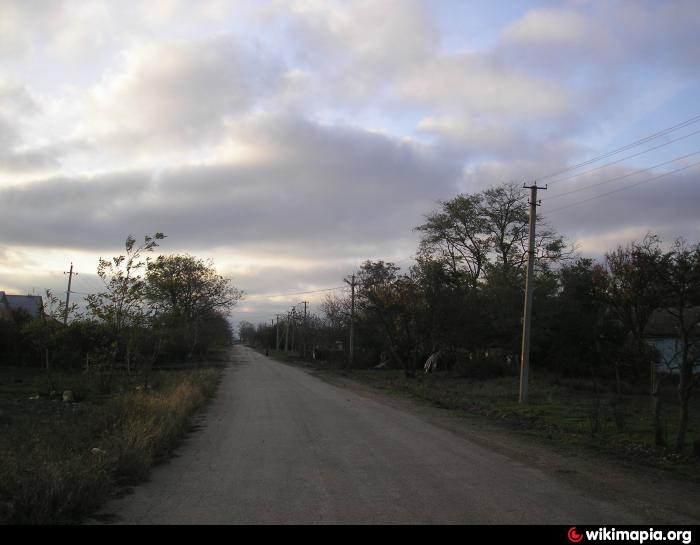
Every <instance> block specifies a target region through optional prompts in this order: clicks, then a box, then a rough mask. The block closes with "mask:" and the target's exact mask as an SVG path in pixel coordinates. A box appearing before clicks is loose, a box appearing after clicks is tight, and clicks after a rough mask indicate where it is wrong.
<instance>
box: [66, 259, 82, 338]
mask: <svg viewBox="0 0 700 545" xmlns="http://www.w3.org/2000/svg"><path fill="white" fill-rule="evenodd" d="M63 274H67V275H68V291H66V308H65V310H64V312H63V325H68V303H70V285H71V282H72V280H73V275H75V276H78V273H77V272H76V273H74V272H73V263H72V262H71V264H70V271H69V272H65V271H64V272H63Z"/></svg>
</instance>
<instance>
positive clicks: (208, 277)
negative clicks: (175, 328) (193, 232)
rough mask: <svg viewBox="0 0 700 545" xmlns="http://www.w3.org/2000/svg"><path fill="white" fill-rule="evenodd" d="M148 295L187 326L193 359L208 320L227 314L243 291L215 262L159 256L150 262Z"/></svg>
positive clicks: (190, 354) (149, 298)
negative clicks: (218, 314)
mask: <svg viewBox="0 0 700 545" xmlns="http://www.w3.org/2000/svg"><path fill="white" fill-rule="evenodd" d="M145 296H146V298H147V299H148V300H149V302H150V303H151V305H152V306H153V307H154V308H155V309H157V311H158V312H159V313H164V314H166V315H168V316H170V317H172V318H173V319H174V321H175V322H178V323H181V324H183V325H184V328H185V331H186V334H187V338H188V341H189V353H188V357H191V356H192V354H193V353H194V350H195V349H196V348H197V346H198V344H199V342H200V336H201V327H202V323H203V321H204V319H205V318H207V317H211V316H212V315H213V314H215V313H221V314H227V313H228V312H229V311H230V309H231V308H232V307H233V306H234V305H235V304H236V303H237V302H238V301H239V300H240V299H241V297H242V296H243V292H242V291H241V290H239V289H237V288H235V287H234V286H233V285H232V284H231V280H230V279H228V278H224V277H223V276H221V275H219V274H218V273H217V272H216V269H215V268H214V265H213V264H212V263H211V262H205V261H204V260H202V259H198V258H195V257H193V256H191V255H187V254H184V255H169V256H158V257H157V258H156V259H155V260H152V261H150V262H149V263H148V266H147V272H146V286H145Z"/></svg>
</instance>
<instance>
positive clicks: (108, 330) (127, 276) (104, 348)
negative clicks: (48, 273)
mask: <svg viewBox="0 0 700 545" xmlns="http://www.w3.org/2000/svg"><path fill="white" fill-rule="evenodd" d="M163 238H165V235H164V234H162V233H156V234H155V235H153V236H146V237H144V240H143V243H142V244H137V242H136V239H135V238H134V237H132V236H129V237H128V238H127V239H126V242H125V247H124V250H125V251H124V253H123V254H122V255H119V256H116V257H113V258H112V259H102V258H100V260H99V263H98V266H97V275H98V276H99V278H100V280H101V281H102V285H103V289H102V290H101V291H99V292H98V293H94V294H91V295H88V296H87V297H86V308H85V309H84V310H82V311H79V310H78V306H77V305H76V304H75V303H73V304H71V305H70V308H69V309H68V314H69V315H70V316H71V319H70V321H69V322H68V324H67V325H64V323H63V318H64V314H65V311H66V307H65V302H64V301H62V300H60V299H59V298H58V297H56V296H55V295H54V294H53V293H52V292H51V291H49V290H47V292H46V299H45V303H44V312H43V314H42V316H40V317H39V318H32V317H31V316H29V315H28V314H26V313H23V312H21V311H16V312H13V316H12V319H11V320H0V341H1V342H2V346H3V350H2V353H1V354H0V362H2V363H4V364H11V365H16V364H23V365H40V366H43V367H46V368H47V369H51V368H73V369H80V368H87V369H94V370H108V371H113V370H124V371H125V372H127V373H132V372H136V371H144V372H148V370H150V369H151V368H153V366H154V365H158V364H160V363H163V362H178V361H179V362H182V361H186V360H193V359H197V358H201V357H204V356H206V355H207V354H208V353H209V352H210V351H211V350H213V349H215V348H217V347H221V346H227V345H230V344H231V342H232V332H231V327H230V324H229V321H228V320H227V318H226V315H227V314H228V311H229V310H230V308H231V307H232V306H233V305H235V304H236V302H237V301H238V300H239V299H240V298H241V296H242V292H241V291H240V290H238V289H237V288H235V287H234V286H233V285H232V284H231V281H230V280H229V279H227V278H224V277H222V276H220V275H219V274H218V273H217V272H216V269H215V268H214V265H213V264H212V263H211V262H206V261H204V260H202V259H199V258H196V257H193V256H191V255H187V254H182V255H159V256H157V257H155V258H153V257H152V254H153V252H154V250H155V249H156V248H157V247H158V242H159V241H160V240H162V239H163Z"/></svg>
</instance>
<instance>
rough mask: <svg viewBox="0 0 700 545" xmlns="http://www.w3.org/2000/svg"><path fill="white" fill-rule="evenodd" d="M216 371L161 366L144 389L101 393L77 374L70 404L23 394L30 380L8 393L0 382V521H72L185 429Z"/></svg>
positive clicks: (133, 477)
mask: <svg viewBox="0 0 700 545" xmlns="http://www.w3.org/2000/svg"><path fill="white" fill-rule="evenodd" d="M219 374H220V373H219V370H217V369H200V370H193V371H171V372H164V373H160V374H159V375H158V376H157V377H155V380H154V381H152V382H153V383H154V384H155V386H153V387H152V388H150V389H142V388H140V387H139V389H138V390H135V389H134V387H133V385H132V384H131V383H129V384H128V387H127V389H126V391H123V392H121V393H117V394H112V395H107V396H105V395H101V396H100V395H96V394H92V393H90V392H92V391H93V390H95V389H92V388H91V387H90V385H89V384H88V385H87V386H86V385H85V378H84V377H79V378H76V380H77V383H76V385H77V386H78V387H81V388H82V390H81V391H82V392H85V393H84V394H83V395H84V396H86V398H85V399H84V401H82V402H80V403H76V404H70V403H68V404H66V403H61V402H60V401H52V400H51V399H49V396H48V394H47V395H45V396H41V397H40V399H39V400H35V401H32V402H29V401H27V399H28V398H27V397H26V393H27V390H28V389H29V390H30V389H31V387H32V386H28V387H25V388H24V390H22V391H21V396H19V397H18V396H15V398H14V399H12V395H11V394H12V393H13V391H14V389H11V388H7V387H5V389H4V391H3V390H0V397H2V399H0V401H4V404H0V432H2V436H0V522H3V523H20V524H21V523H25V524H42V523H67V522H74V521H76V520H78V519H79V517H81V516H82V515H85V514H87V513H89V512H90V511H92V510H94V509H96V508H97V507H98V506H99V505H100V504H101V503H102V502H103V501H104V500H105V499H106V497H107V496H108V494H109V493H110V492H111V491H114V490H115V489H116V487H117V486H118V485H123V484H127V483H136V482H138V481H139V480H142V479H143V478H144V477H145V476H146V475H147V474H148V471H149V470H150V468H151V467H152V466H153V465H154V464H155V463H157V462H158V461H159V460H162V459H164V458H166V457H167V456H168V455H169V454H170V452H171V451H172V449H173V448H174V446H175V445H176V444H177V442H178V440H179V439H180V438H181V437H182V436H183V434H184V433H185V432H186V430H187V428H188V425H189V424H188V420H189V417H190V416H191V415H192V414H193V413H195V412H196V411H197V410H198V409H199V408H200V407H202V405H203V404H204V403H205V401H206V400H207V399H208V398H209V397H210V396H211V395H212V394H213V392H214V390H215V388H216V384H217V382H218V377H219ZM64 382H66V380H65V377H64ZM68 382H69V381H68ZM27 383H29V384H30V385H31V384H32V380H31V378H29V379H25V381H23V383H22V384H23V386H24V385H25V384H27ZM37 384H41V383H39V382H37ZM120 389H122V390H124V389H125V388H124V387H123V386H122V387H121V388H120Z"/></svg>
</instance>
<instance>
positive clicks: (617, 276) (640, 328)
mask: <svg viewBox="0 0 700 545" xmlns="http://www.w3.org/2000/svg"><path fill="white" fill-rule="evenodd" d="M660 244H661V241H660V239H659V237H658V236H656V235H653V234H647V236H646V237H644V239H643V240H642V242H633V243H632V244H630V245H629V246H626V247H622V246H618V247H617V248H616V249H615V250H614V251H612V252H608V253H607V254H605V266H606V269H607V276H608V285H607V289H606V302H607V306H608V308H609V309H610V310H611V312H612V314H613V316H614V317H615V318H616V320H617V321H618V323H619V324H620V326H621V327H622V330H623V331H624V333H625V336H626V337H627V340H626V342H625V343H624V344H623V346H622V349H621V350H619V351H618V356H617V357H616V358H614V359H613V364H614V366H615V378H616V383H617V391H618V398H619V397H620V395H621V387H622V378H621V376H622V372H623V367H622V366H623V364H624V363H625V362H624V361H623V357H624V356H625V355H627V357H628V358H629V359H630V360H631V365H630V366H631V368H632V370H633V371H637V368H640V367H641V368H642V369H644V368H648V369H649V375H650V378H651V390H650V393H651V399H652V415H653V422H654V437H655V441H656V444H657V445H661V444H662V443H663V433H662V429H661V420H660V412H661V397H660V387H661V379H660V377H659V375H658V373H657V369H656V363H655V362H654V361H653V360H654V358H652V357H651V356H650V349H649V347H648V346H647V344H646V343H645V341H644V335H645V330H646V328H647V324H648V323H649V319H650V318H651V315H652V313H653V312H654V311H655V310H656V309H658V308H659V307H660V305H661V304H662V295H663V290H662V283H661V281H660V276H659V270H660V268H662V266H661V262H662V259H663V256H662V252H661V249H660Z"/></svg>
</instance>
